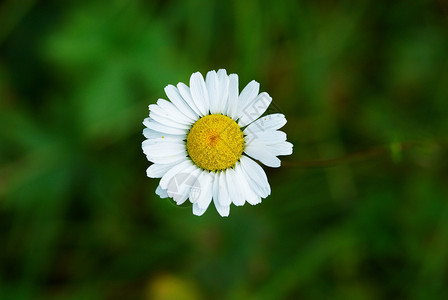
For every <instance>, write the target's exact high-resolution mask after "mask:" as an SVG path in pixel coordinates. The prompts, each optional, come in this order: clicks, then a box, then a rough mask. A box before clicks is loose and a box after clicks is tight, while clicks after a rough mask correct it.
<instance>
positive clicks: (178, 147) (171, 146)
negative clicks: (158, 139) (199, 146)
mask: <svg viewBox="0 0 448 300" xmlns="http://www.w3.org/2000/svg"><path fill="white" fill-rule="evenodd" d="M142 149H143V153H145V154H146V155H149V156H156V157H161V156H171V155H174V154H177V153H181V152H183V151H185V150H186V148H185V144H181V143H178V142H177V141H174V142H170V141H168V140H167V141H166V142H165V143H156V144H154V143H152V141H151V140H144V141H143V143H142Z"/></svg>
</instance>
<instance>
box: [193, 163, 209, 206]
mask: <svg viewBox="0 0 448 300" xmlns="http://www.w3.org/2000/svg"><path fill="white" fill-rule="evenodd" d="M213 181H214V174H213V173H210V172H208V171H202V173H201V174H200V175H199V177H198V179H197V182H196V183H195V184H194V185H195V186H196V187H197V188H198V189H199V191H194V190H193V189H192V190H191V191H190V199H191V200H192V201H194V200H196V201H195V202H196V203H197V204H198V205H199V207H200V208H202V209H207V207H208V206H209V205H210V202H211V201H212V194H213ZM192 193H198V195H197V196H194V195H192Z"/></svg>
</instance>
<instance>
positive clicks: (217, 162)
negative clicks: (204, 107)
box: [187, 115, 244, 171]
mask: <svg viewBox="0 0 448 300" xmlns="http://www.w3.org/2000/svg"><path fill="white" fill-rule="evenodd" d="M243 149H244V136H243V132H242V131H241V128H240V127H239V126H238V124H237V123H236V122H235V121H234V120H232V119H231V118H229V117H227V116H223V115H208V116H205V117H202V118H200V119H199V120H197V121H196V123H194V124H193V127H191V129H190V132H189V133H188V136H187V151H188V155H189V156H190V158H191V159H192V160H193V162H194V163H195V164H196V165H197V166H199V167H200V168H202V169H205V170H209V171H218V170H225V169H228V168H230V167H233V166H234V165H235V163H236V162H237V161H238V159H240V157H241V155H242V154H243Z"/></svg>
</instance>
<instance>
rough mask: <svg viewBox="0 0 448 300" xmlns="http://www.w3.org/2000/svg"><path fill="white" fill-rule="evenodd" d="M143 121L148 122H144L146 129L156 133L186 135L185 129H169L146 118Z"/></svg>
mask: <svg viewBox="0 0 448 300" xmlns="http://www.w3.org/2000/svg"><path fill="white" fill-rule="evenodd" d="M145 120H148V121H146V122H144V124H145V125H146V127H148V128H150V129H152V130H155V131H158V132H162V133H167V134H179V135H184V134H185V135H186V134H187V132H188V130H187V129H181V128H174V127H170V126H166V125H163V124H160V123H159V122H157V121H155V120H153V119H150V118H147V119H145Z"/></svg>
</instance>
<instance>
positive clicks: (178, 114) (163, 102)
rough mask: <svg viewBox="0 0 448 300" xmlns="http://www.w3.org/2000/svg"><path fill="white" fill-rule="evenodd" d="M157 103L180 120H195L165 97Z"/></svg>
mask: <svg viewBox="0 0 448 300" xmlns="http://www.w3.org/2000/svg"><path fill="white" fill-rule="evenodd" d="M157 105H158V106H160V107H161V108H162V109H163V110H164V111H165V112H167V113H169V114H172V115H173V116H174V118H178V119H179V120H184V121H185V122H194V121H195V120H192V119H191V118H190V117H188V116H186V115H185V114H184V113H183V112H181V111H180V110H179V109H178V108H177V106H176V105H174V104H173V103H172V102H170V101H167V100H165V99H160V98H159V100H157Z"/></svg>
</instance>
